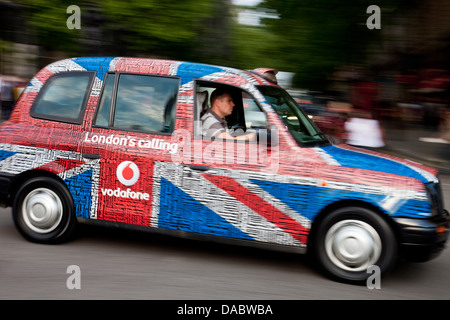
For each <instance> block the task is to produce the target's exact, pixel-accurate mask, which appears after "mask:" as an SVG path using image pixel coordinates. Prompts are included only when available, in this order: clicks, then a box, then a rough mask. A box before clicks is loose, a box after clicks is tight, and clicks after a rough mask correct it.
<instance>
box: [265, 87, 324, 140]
mask: <svg viewBox="0 0 450 320" xmlns="http://www.w3.org/2000/svg"><path fill="white" fill-rule="evenodd" d="M258 89H259V91H260V92H261V93H262V94H263V95H264V97H265V98H266V101H267V102H268V103H270V105H271V106H272V107H273V109H274V110H275V112H276V113H277V114H278V116H279V117H280V118H281V120H282V121H283V123H284V125H285V126H286V128H287V129H288V130H289V132H290V133H291V134H292V136H293V137H294V139H295V140H296V141H297V143H298V144H299V145H301V146H317V145H322V144H325V143H329V141H328V138H327V137H326V136H325V135H324V134H323V133H322V132H321V131H320V129H319V128H318V127H317V126H316V125H315V123H314V122H312V121H311V120H310V119H309V118H308V116H307V114H306V113H305V112H304V111H303V110H302V109H301V108H300V106H299V105H298V104H297V103H296V102H295V100H294V99H293V98H292V97H291V96H290V95H289V94H288V93H287V92H286V91H284V90H283V89H281V88H278V87H272V86H258Z"/></svg>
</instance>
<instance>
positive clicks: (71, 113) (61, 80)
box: [31, 72, 94, 124]
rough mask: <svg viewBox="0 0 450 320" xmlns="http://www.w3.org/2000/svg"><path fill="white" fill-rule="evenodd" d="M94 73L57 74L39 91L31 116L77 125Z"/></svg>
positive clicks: (81, 115) (80, 119)
mask: <svg viewBox="0 0 450 320" xmlns="http://www.w3.org/2000/svg"><path fill="white" fill-rule="evenodd" d="M93 76H94V72H69V73H59V74H56V75H54V76H53V77H52V78H50V79H49V80H47V82H46V83H45V85H44V87H43V88H42V89H41V92H40V94H39V96H38V97H37V99H36V101H35V103H34V105H33V107H32V108H31V115H32V116H33V117H35V118H41V119H48V120H55V121H62V122H69V123H77V124H80V123H81V121H82V118H83V113H84V108H85V105H86V100H87V97H88V95H89V90H90V87H91V83H92V78H93Z"/></svg>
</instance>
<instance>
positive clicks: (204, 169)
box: [188, 164, 211, 171]
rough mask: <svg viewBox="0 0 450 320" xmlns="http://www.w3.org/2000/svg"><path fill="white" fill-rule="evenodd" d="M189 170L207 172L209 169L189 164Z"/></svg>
mask: <svg viewBox="0 0 450 320" xmlns="http://www.w3.org/2000/svg"><path fill="white" fill-rule="evenodd" d="M188 167H189V168H190V169H192V170H195V171H208V170H210V169H211V167H205V166H199V165H196V164H191V165H189V166H188Z"/></svg>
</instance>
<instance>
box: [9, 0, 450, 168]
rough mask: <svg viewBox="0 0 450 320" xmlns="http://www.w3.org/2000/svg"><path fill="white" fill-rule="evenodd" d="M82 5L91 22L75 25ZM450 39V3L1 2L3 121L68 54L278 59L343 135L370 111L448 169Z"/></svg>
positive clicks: (262, 62) (299, 94)
mask: <svg viewBox="0 0 450 320" xmlns="http://www.w3.org/2000/svg"><path fill="white" fill-rule="evenodd" d="M373 4H375V5H377V6H378V7H379V8H380V16H379V17H380V20H379V22H380V28H375V29H370V28H368V26H367V22H368V19H370V17H371V15H372V14H373V13H372V12H370V13H368V12H367V8H368V7H369V6H370V5H373ZM70 5H76V6H78V7H79V8H80V20H81V21H80V28H75V29H70V28H68V26H67V20H68V19H69V17H71V15H72V13H71V12H70V13H68V12H67V8H68V7H69V6H70ZM449 44H450V2H449V1H448V0H432V1H425V0H409V1H406V0H379V1H365V0H353V1H347V2H345V1H341V0H320V1H317V0H171V1H164V0H152V1H150V0H129V1H119V0H104V1H95V0H90V1H89V0H85V1H62V0H55V1H44V0H18V1H9V0H0V74H1V79H0V84H1V86H2V119H6V118H7V117H8V115H9V112H10V108H11V107H12V105H13V103H14V101H15V100H16V99H17V97H18V95H19V94H20V91H21V90H22V89H23V87H25V86H26V84H27V82H28V81H29V80H30V78H31V77H32V76H33V75H34V74H35V73H36V72H37V71H38V70H39V69H40V68H42V67H44V66H45V65H47V64H48V63H50V62H53V61H55V60H58V59H62V58H67V57H73V56H91V55H96V56H137V57H141V56H142V57H155V58H168V59H177V60H186V61H193V62H202V63H211V64H219V65H225V66H231V67H237V68H240V69H254V68H258V67H269V68H274V69H277V70H279V73H278V74H277V76H278V80H279V83H280V85H281V86H283V87H285V88H286V89H288V90H289V91H290V92H291V94H292V95H293V96H294V97H295V98H296V100H297V102H298V103H299V104H300V105H302V106H303V107H304V109H305V110H306V111H307V112H308V114H309V115H310V117H312V118H313V119H314V120H315V121H316V123H317V124H318V125H319V126H320V127H321V129H322V130H323V131H324V132H325V133H327V134H330V135H332V136H333V137H334V138H335V139H336V140H338V141H346V140H347V139H348V135H349V132H348V130H347V129H346V125H345V123H346V122H347V121H348V120H349V119H351V118H358V117H362V118H365V119H368V118H370V119H372V120H374V121H376V122H378V123H379V125H380V128H381V129H380V130H381V131H382V132H383V134H384V136H383V139H384V140H385V143H384V144H383V145H384V146H387V147H390V148H392V149H395V150H397V151H398V150H403V151H404V152H411V153H414V156H416V157H417V149H420V150H421V154H423V155H425V156H424V157H426V160H428V161H434V162H433V163H432V164H433V165H435V166H436V165H438V166H440V167H441V168H444V169H447V166H448V162H449V159H450V152H449V148H450V111H449V102H450V100H449V88H450V76H449V69H450V59H448V57H449V52H450V46H449ZM11 88H12V90H13V91H12V94H11ZM355 111H357V114H355ZM361 114H364V116H361ZM422 151H423V152H422Z"/></svg>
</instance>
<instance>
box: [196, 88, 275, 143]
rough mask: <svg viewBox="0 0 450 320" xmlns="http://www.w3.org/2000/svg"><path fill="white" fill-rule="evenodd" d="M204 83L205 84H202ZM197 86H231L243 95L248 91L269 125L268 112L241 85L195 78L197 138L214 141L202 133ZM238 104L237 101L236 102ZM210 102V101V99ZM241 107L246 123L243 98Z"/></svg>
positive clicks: (241, 141)
mask: <svg viewBox="0 0 450 320" xmlns="http://www.w3.org/2000/svg"><path fill="white" fill-rule="evenodd" d="M202 84H204V85H202ZM197 86H200V87H205V88H214V89H217V88H226V87H229V88H231V90H232V91H239V92H240V94H241V97H242V93H246V94H247V95H248V96H249V97H251V98H252V99H253V100H254V101H255V102H256V105H257V106H258V108H259V109H260V110H261V112H262V113H264V115H265V117H266V121H267V125H268V119H269V118H268V116H267V113H266V112H265V111H264V109H263V108H262V107H261V105H260V103H259V101H258V99H257V98H256V97H255V96H254V95H253V94H252V93H250V92H249V91H248V90H245V89H243V88H242V87H240V86H236V85H233V84H229V83H222V82H215V81H208V80H203V79H194V90H193V91H194V96H193V98H194V99H193V101H194V117H193V118H194V119H193V121H194V132H193V135H194V139H195V140H205V141H214V139H211V140H210V139H208V138H205V137H204V136H203V135H202V128H201V119H200V111H201V110H199V109H198V108H199V106H198V105H197ZM210 98H211V96H210V95H208V99H210ZM234 103H235V104H236V102H234ZM208 104H209V101H208ZM239 105H240V107H241V109H242V110H240V111H239V112H240V113H241V116H243V118H244V123H245V120H246V119H245V110H244V101H243V98H241V103H240V104H239ZM223 141H235V142H238V143H258V142H257V141H246V140H238V139H233V140H232V139H224V140H223Z"/></svg>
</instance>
